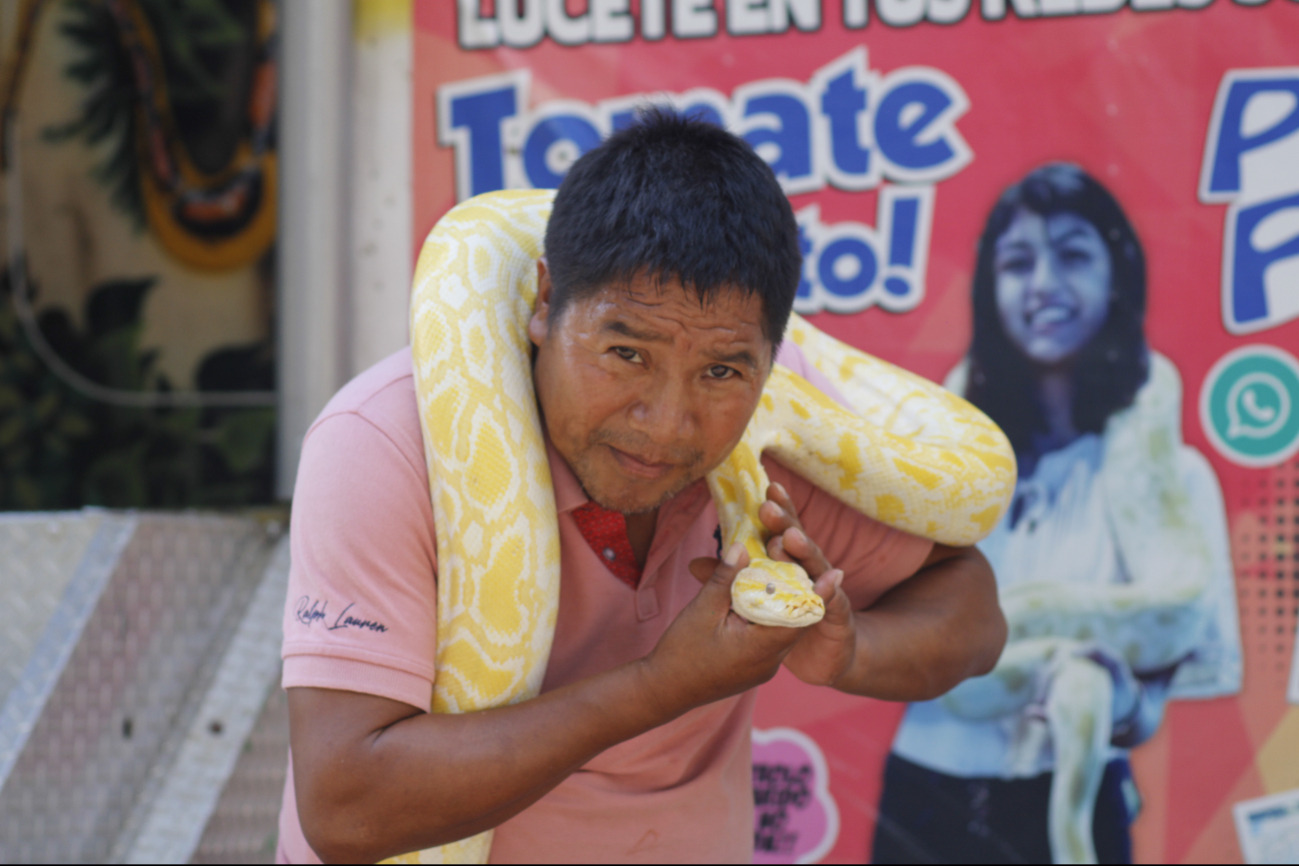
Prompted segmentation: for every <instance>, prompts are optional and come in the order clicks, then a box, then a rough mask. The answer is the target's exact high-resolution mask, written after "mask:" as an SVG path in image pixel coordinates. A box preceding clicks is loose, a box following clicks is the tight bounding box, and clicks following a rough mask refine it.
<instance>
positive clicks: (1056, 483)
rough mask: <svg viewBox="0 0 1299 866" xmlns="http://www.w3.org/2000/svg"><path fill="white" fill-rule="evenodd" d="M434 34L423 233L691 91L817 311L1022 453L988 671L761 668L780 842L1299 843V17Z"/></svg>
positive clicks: (791, 10)
mask: <svg viewBox="0 0 1299 866" xmlns="http://www.w3.org/2000/svg"><path fill="white" fill-rule="evenodd" d="M414 40H415V43H414V114H413V117H414V123H413V136H414V140H413V152H414V157H413V159H414V163H413V172H414V179H415V185H416V188H415V198H414V221H413V225H414V238H413V241H414V248H415V249H416V250H418V248H419V244H420V243H421V242H422V239H423V236H424V235H425V234H426V233H427V232H428V230H429V228H430V227H431V226H432V225H433V223H434V222H435V221H436V220H437V219H438V217H439V216H441V215H442V214H443V213H445V212H446V211H447V209H448V208H450V207H451V206H452V205H454V204H455V203H456V202H457V201H460V200H463V199H465V198H467V197H470V196H472V195H475V194H477V193H481V192H487V191H490V190H494V189H500V188H514V187H519V188H533V187H535V188H543V187H553V186H556V185H558V183H559V182H560V181H561V179H562V178H563V176H564V173H565V171H566V170H567V168H568V167H569V166H570V165H571V164H572V162H573V161H574V160H575V159H576V158H578V157H579V156H580V155H581V154H582V153H583V152H585V151H586V150H588V149H590V148H591V147H593V146H594V145H596V144H597V143H598V142H599V141H600V140H601V139H602V138H603V137H605V136H607V135H609V134H610V133H611V132H613V131H616V130H617V129H619V128H621V127H623V126H624V125H626V124H628V123H630V122H632V120H633V118H634V116H635V111H636V109H637V108H638V107H639V106H643V105H647V104H651V103H654V104H666V105H672V106H674V107H676V108H677V109H679V110H681V111H683V112H686V113H691V114H694V115H696V116H699V117H701V118H704V119H707V120H709V121H712V122H715V123H719V124H722V125H725V126H726V127H728V128H729V129H731V130H733V131H734V132H736V133H737V134H739V135H741V136H743V137H744V138H745V139H746V140H748V141H749V142H750V143H751V144H752V145H753V147H754V148H755V150H756V151H757V153H758V154H759V155H761V156H762V157H763V158H764V159H765V160H767V162H768V163H769V164H770V165H771V167H772V170H773V171H774V172H775V173H776V175H777V177H778V178H779V179H780V181H781V183H782V184H783V186H784V188H785V190H786V191H787V193H788V194H789V196H790V199H791V201H792V203H793V206H794V210H795V213H796V214H797V216H798V220H799V225H800V227H801V231H802V241H803V252H804V272H803V280H802V283H801V285H800V287H799V293H798V301H797V306H796V308H797V310H798V311H799V312H801V313H802V314H804V315H806V316H808V317H809V318H810V319H811V321H812V322H813V323H814V324H815V325H816V326H817V327H819V328H821V329H823V330H825V331H826V332H828V333H830V334H832V335H834V336H836V337H839V338H840V339H843V340H846V341H847V342H849V343H852V344H853V345H855V346H857V347H859V348H862V349H864V350H866V351H868V352H871V353H873V354H876V355H879V356H881V357H883V358H885V359H887V360H889V361H892V362H895V363H898V364H901V365H902V366H904V367H907V368H908V369H911V370H913V371H915V372H917V373H920V374H921V375H924V376H926V377H928V378H930V379H933V380H934V381H938V382H943V383H945V384H946V385H947V386H948V387H949V388H951V389H953V390H955V391H957V392H958V393H961V394H963V395H964V396H966V397H967V398H968V399H970V400H971V401H972V402H974V403H975V404H976V405H978V406H980V407H981V408H982V409H984V411H986V412H988V414H989V415H991V416H992V417H993V419H994V420H996V421H997V422H998V423H999V424H1000V425H1001V426H1002V427H1003V429H1005V430H1006V432H1007V434H1008V435H1009V436H1010V438H1011V440H1012V442H1013V444H1014V445H1015V448H1016V452H1017V456H1018V459H1019V463H1020V475H1021V478H1020V483H1019V486H1018V488H1017V490H1016V495H1015V499H1014V502H1013V505H1012V508H1011V510H1010V513H1009V514H1008V515H1007V517H1006V519H1005V521H1003V523H1002V524H1001V525H1000V526H998V527H997V529H996V530H994V532H993V534H992V535H991V536H990V537H989V538H988V539H987V540H986V541H984V542H983V543H982V544H981V549H982V550H983V552H984V553H985V555H987V556H988V558H989V560H990V561H991V562H992V563H993V565H994V567H995V569H996V571H997V574H998V581H999V586H1000V588H1001V593H1002V599H1003V606H1004V607H1005V608H1006V610H1007V613H1008V617H1009V619H1010V622H1011V629H1012V634H1011V641H1010V643H1009V644H1008V647H1007V649H1006V652H1005V654H1004V655H1003V657H1002V660H1001V662H1000V663H999V664H998V667H997V670H996V671H994V673H993V675H991V676H990V677H985V678H981V679H979V680H974V681H971V682H969V683H966V684H964V685H962V686H960V687H958V688H957V689H956V690H954V691H953V692H952V693H950V694H949V695H947V696H945V697H944V698H941V699H939V700H937V701H931V702H927V703H924V704H917V705H912V706H909V707H908V706H903V705H898V704H890V703H884V702H877V701H868V700H863V699H859V698H854V697H849V696H846V695H841V694H838V693H835V692H833V691H830V690H827V689H812V688H809V687H805V686H803V685H801V684H800V683H798V682H797V681H795V680H794V679H793V678H792V677H790V676H788V675H787V674H783V673H782V675H781V676H780V677H778V678H777V679H776V680H775V681H773V682H772V683H771V684H769V685H767V686H765V687H764V688H763V689H762V691H761V693H760V698H759V705H758V710H757V715H756V718H755V731H754V741H753V742H754V745H753V749H754V791H755V803H756V809H755V847H756V859H757V860H758V861H759V862H794V861H796V860H797V861H802V862H813V861H818V860H819V861H822V862H863V861H870V860H872V859H873V860H874V861H875V862H920V861H923V862H930V861H935V860H937V861H952V860H961V859H964V860H975V861H989V860H990V861H1007V862H1017V861H1023V860H1031V861H1040V860H1043V859H1047V858H1052V859H1054V860H1056V861H1057V862H1059V861H1061V860H1076V861H1086V860H1089V859H1099V860H1101V861H1111V862H1121V861H1123V860H1125V859H1133V860H1135V861H1137V862H1155V861H1175V862H1188V861H1207V860H1214V861H1236V862H1239V861H1241V860H1242V858H1245V857H1248V858H1249V859H1251V860H1259V862H1263V860H1267V859H1268V858H1274V857H1283V858H1285V857H1288V858H1289V859H1290V860H1291V861H1293V859H1294V858H1295V857H1299V849H1297V848H1295V847H1287V846H1293V845H1295V844H1296V843H1295V842H1294V839H1295V838H1299V835H1296V834H1294V833H1293V831H1288V832H1287V831H1286V829H1285V828H1286V826H1288V825H1287V823H1286V822H1287V821H1288V820H1289V816H1290V814H1291V812H1292V811H1293V808H1294V807H1293V805H1291V804H1292V803H1293V802H1294V801H1295V799H1296V797H1294V796H1291V797H1288V798H1287V797H1284V796H1280V795H1284V794H1285V793H1286V792H1287V791H1291V790H1293V789H1299V712H1296V711H1294V710H1292V709H1290V707H1289V705H1288V703H1287V698H1286V694H1287V684H1288V682H1289V680H1290V673H1291V656H1292V654H1293V651H1294V633H1295V627H1296V619H1297V617H1296V614H1297V612H1299V459H1296V456H1295V455H1296V452H1297V451H1299V361H1297V360H1296V355H1299V47H1297V46H1299V3H1296V2H1295V0H1263V2H1261V3H1260V2H1252V0H1251V2H1243V0H870V2H868V0H715V2H714V0H640V2H636V0H567V2H565V0H520V2H500V0H498V2H496V3H491V2H479V0H459V2H456V3H452V2H446V0H417V2H416V4H415V28H414ZM1026 605H1038V606H1046V607H1047V608H1049V609H1051V610H1052V611H1055V612H1056V614H1058V617H1059V622H1060V628H1059V630H1058V632H1057V633H1056V634H1054V635H1053V636H1052V637H1051V638H1049V639H1040V638H1038V639H1027V638H1024V637H1023V636H1022V635H1017V634H1016V629H1015V626H1016V612H1017V611H1021V610H1024V609H1026ZM1276 797H1279V799H1268V798H1276ZM1277 803H1279V804H1281V805H1275V804H1277ZM1238 804H1242V805H1240V806H1239V808H1238ZM1277 810H1280V811H1277ZM1269 862H1270V860H1269Z"/></svg>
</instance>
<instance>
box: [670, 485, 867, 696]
mask: <svg viewBox="0 0 1299 866" xmlns="http://www.w3.org/2000/svg"><path fill="white" fill-rule="evenodd" d="M758 519H759V520H761V521H762V525H763V528H764V529H766V530H767V556H769V557H771V558H772V559H776V560H780V561H782V562H795V563H798V564H799V565H801V566H802V567H803V570H804V571H806V572H807V574H808V577H810V578H812V582H813V586H815V588H816V594H817V595H819V596H821V599H822V601H824V602H825V616H824V617H823V618H822V619H821V621H820V622H818V623H817V624H816V625H812V626H808V627H807V628H803V629H799V630H798V636H797V643H795V644H794V646H793V648H792V649H791V650H790V651H789V653H788V654H787V655H786V656H785V667H787V668H789V669H790V670H791V671H792V672H793V673H794V675H795V676H797V677H798V678H799V679H800V680H802V681H803V682H806V683H811V684H812V685H818V686H832V685H834V684H835V683H836V681H838V679H839V677H841V676H843V674H844V672H845V671H847V670H848V669H849V668H850V667H851V666H852V663H853V659H854V658H855V656H856V652H857V628H856V624H855V623H854V617H853V609H852V602H851V601H850V600H849V598H848V596H847V594H846V593H844V591H843V589H842V588H841V584H842V583H843V572H842V571H840V570H839V569H837V568H831V567H830V563H829V562H828V561H827V560H826V558H825V554H823V553H822V552H821V548H820V547H819V546H817V544H816V542H815V541H813V540H812V539H811V537H810V536H808V534H807V533H806V532H805V531H804V530H803V524H802V523H801V522H800V521H799V519H798V510H797V509H796V508H795V507H794V503H793V501H792V500H791V499H790V498H789V493H788V492H787V491H786V490H785V488H784V487H782V486H781V485H779V484H771V485H769V486H768V487H767V501H766V502H764V503H762V506H761V507H760V508H759V509H758ZM716 564H717V560H715V559H708V558H703V559H696V560H694V561H692V562H691V563H690V571H691V572H692V573H693V574H694V576H695V577H697V578H699V579H700V580H703V579H705V575H707V574H710V573H711V570H712V569H713V568H715V567H716ZM726 603H727V604H728V605H729V604H730V597H729V596H728V597H727V600H726ZM732 616H734V614H732Z"/></svg>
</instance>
